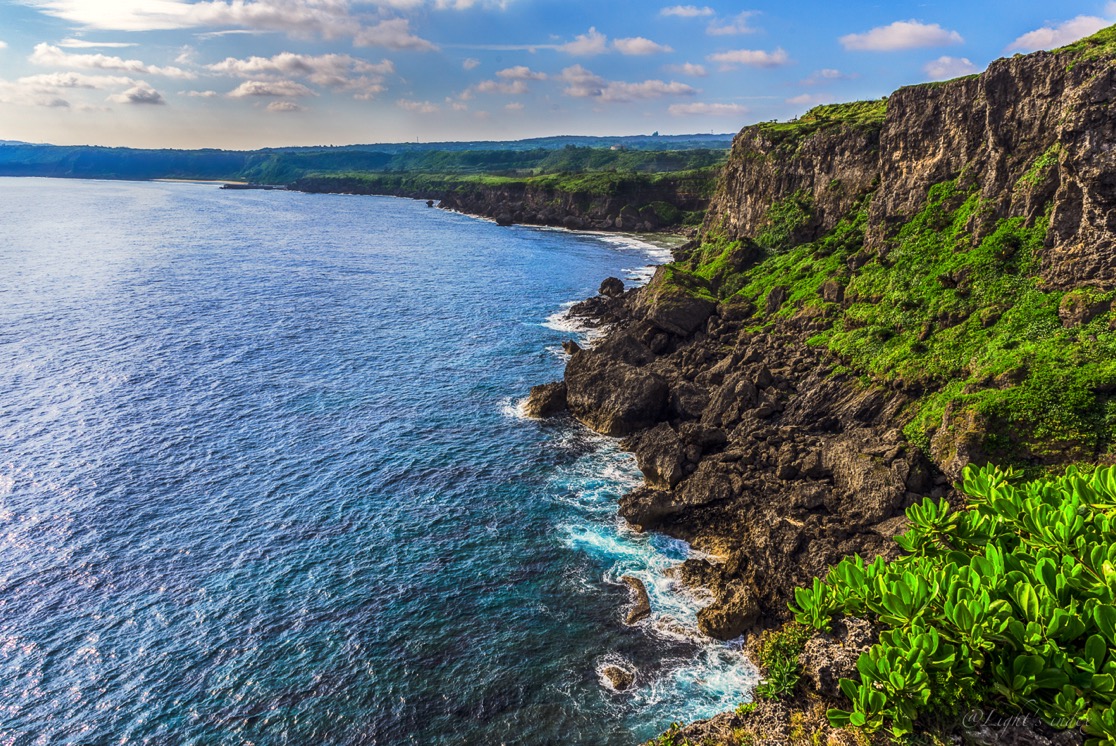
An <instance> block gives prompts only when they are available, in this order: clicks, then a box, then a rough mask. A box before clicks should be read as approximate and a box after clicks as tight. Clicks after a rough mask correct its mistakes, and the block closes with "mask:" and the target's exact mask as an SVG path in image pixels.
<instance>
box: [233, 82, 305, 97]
mask: <svg viewBox="0 0 1116 746" xmlns="http://www.w3.org/2000/svg"><path fill="white" fill-rule="evenodd" d="M226 95H228V97H229V98H252V97H274V98H301V97H304V96H314V95H316V94H315V93H314V92H313V91H312V90H310V89H309V88H307V87H306V86H304V85H303V84H302V83H296V82H295V81H293V80H247V81H245V82H243V83H241V84H240V85H238V86H237V87H236V88H234V89H233V90H231V91H229V93H228V94H226Z"/></svg>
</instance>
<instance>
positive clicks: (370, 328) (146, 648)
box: [0, 179, 753, 745]
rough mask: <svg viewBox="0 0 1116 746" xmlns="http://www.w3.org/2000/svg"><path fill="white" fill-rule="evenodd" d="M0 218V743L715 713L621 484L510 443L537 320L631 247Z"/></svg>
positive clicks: (32, 200) (38, 187)
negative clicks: (643, 601)
mask: <svg viewBox="0 0 1116 746" xmlns="http://www.w3.org/2000/svg"><path fill="white" fill-rule="evenodd" d="M0 195H2V197H3V200H2V202H0V228H2V230H0V363H2V364H0V745H4V744H110V743H112V744H132V743H151V744H180V743H181V744H248V743H252V744H261V745H268V744H397V743H413V744H479V743H485V744H489V743H491V744H499V743H507V744H513V743H514V744H549V743H562V744H628V743H633V742H636V741H637V740H639V739H642V738H646V737H649V736H651V735H653V734H654V733H656V732H657V731H659V730H661V729H663V728H664V727H666V726H667V725H668V724H669V723H670V722H671V721H672V720H676V719H680V718H695V717H702V716H707V715H711V714H713V713H715V712H717V711H720V710H722V709H725V708H727V707H731V706H732V705H733V704H735V703H736V702H738V701H740V699H741V698H742V697H743V692H744V690H745V689H746V686H747V684H748V683H749V682H750V681H751V680H752V677H753V673H752V670H751V669H750V668H749V667H748V666H747V664H746V663H745V662H744V661H743V658H742V656H741V654H740V651H739V649H738V648H737V647H734V646H733V645H723V644H714V643H711V642H709V641H707V640H702V639H700V638H699V637H698V636H696V633H695V632H694V614H695V613H696V609H697V608H699V607H700V604H701V599H698V598H694V597H693V596H692V595H689V594H687V593H686V592H685V591H684V590H683V589H681V588H679V587H678V586H677V585H676V584H675V583H674V581H672V580H671V579H670V578H669V576H668V574H666V573H665V571H666V570H667V569H668V568H669V567H670V566H672V565H674V564H676V563H677V562H678V561H679V560H681V559H683V558H685V557H686V556H687V551H688V550H687V548H686V547H685V546H684V545H682V544H680V543H677V542H674V541H671V540H669V539H666V538H663V537H653V536H652V537H649V536H640V535H637V534H634V533H633V532H631V531H630V530H628V529H627V528H626V527H625V526H624V525H623V523H622V521H620V520H619V519H618V517H617V515H616V499H617V497H618V496H619V495H621V494H623V492H624V491H625V490H627V489H630V488H631V487H632V486H633V485H635V484H637V483H638V479H639V474H638V471H637V470H636V469H635V466H634V464H633V461H632V459H631V457H630V456H628V455H626V454H623V453H621V452H619V451H618V450H617V448H616V445H615V444H614V443H613V442H611V441H609V440H607V439H604V438H600V437H597V436H594V435H592V434H590V433H588V432H586V431H585V430H584V429H582V428H580V427H578V426H575V425H573V424H572V423H570V422H568V421H562V422H551V423H538V422H533V421H530V420H525V419H523V418H522V417H520V416H518V415H517V411H518V406H517V405H518V404H519V403H520V402H521V400H522V397H523V395H524V394H525V392H526V391H527V389H528V388H529V387H530V386H531V385H532V384H535V383H539V382H543V381H547V380H553V379H555V378H558V377H559V376H560V375H561V368H562V364H563V362H562V356H561V349H560V343H561V341H562V340H563V339H566V338H568V337H569V336H570V334H571V332H574V331H576V330H575V329H573V328H571V327H569V325H568V322H566V321H565V320H563V319H562V318H561V317H560V315H556V314H557V312H558V311H560V310H561V309H562V307H563V304H564V303H568V302H569V301H572V300H574V299H577V298H581V297H585V296H587V295H590V294H592V293H593V292H594V291H595V289H596V287H597V285H598V284H599V282H600V280H601V279H602V278H604V277H606V276H608V275H619V276H625V277H628V278H629V279H637V278H642V279H646V277H647V276H648V275H647V269H646V265H647V264H648V262H649V256H651V255H652V253H653V252H651V250H650V247H648V246H646V245H644V244H640V243H639V242H636V241H632V240H630V239H620V238H616V237H602V236H587V235H578V234H572V233H567V232H560V231H544V230H536V229H527V228H512V229H505V228H499V227H497V226H495V225H493V224H491V223H487V222H484V221H479V220H475V219H471V218H468V217H465V216H462V215H455V214H451V213H446V212H442V211H438V210H430V209H428V208H426V207H425V205H424V204H423V203H420V202H412V201H404V200H393V199H386V198H384V199H381V198H369V197H346V196H325V195H323V196H310V195H303V194H290V193H282V192H232V193H229V192H221V191H219V190H217V189H215V188H213V187H212V186H210V185H197V184H154V183H148V184H137V183H111V182H76V181H49V180H39V179H25V180H19V179H0ZM661 255H662V252H659V253H658V254H657V256H658V257H659V258H661ZM625 573H630V574H633V575H637V576H639V577H641V578H643V579H644V580H645V581H646V582H647V584H648V586H649V589H650V591H651V594H652V602H653V606H654V609H655V615H654V616H653V617H652V618H651V619H649V620H647V621H645V622H643V623H642V624H641V625H639V626H637V627H634V628H632V627H625V626H624V625H623V623H622V618H623V614H624V607H625V605H626V603H627V595H628V594H627V589H626V587H625V586H623V585H622V584H621V582H620V576H621V575H623V574H625ZM608 662H622V663H623V664H624V665H628V666H632V667H634V668H635V669H637V670H638V672H639V673H638V678H637V684H636V687H635V689H634V690H633V691H631V692H626V693H616V692H613V691H610V690H609V689H607V688H606V687H604V686H602V682H601V678H600V675H599V670H600V668H601V667H602V665H604V664H606V663H608Z"/></svg>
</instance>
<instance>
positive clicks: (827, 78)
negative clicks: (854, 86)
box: [799, 67, 860, 85]
mask: <svg viewBox="0 0 1116 746" xmlns="http://www.w3.org/2000/svg"><path fill="white" fill-rule="evenodd" d="M858 77H860V76H859V75H857V74H856V73H843V72H841V71H840V70H837V69H834V68H832V67H826V68H823V69H821V70H815V71H814V72H812V73H810V75H809V76H808V77H806V78H804V79H803V80H801V81H799V82H800V83H801V84H802V85H817V84H818V83H828V82H832V81H835V80H855V79H856V78H858Z"/></svg>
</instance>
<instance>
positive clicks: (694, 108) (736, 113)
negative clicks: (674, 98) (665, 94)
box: [667, 104, 748, 117]
mask: <svg viewBox="0 0 1116 746" xmlns="http://www.w3.org/2000/svg"><path fill="white" fill-rule="evenodd" d="M667 111H669V112H670V114H671V116H675V117H690V116H702V117H742V116H744V115H745V114H747V113H748V107H747V106H744V105H742V104H671V106H670V108H669V109H667Z"/></svg>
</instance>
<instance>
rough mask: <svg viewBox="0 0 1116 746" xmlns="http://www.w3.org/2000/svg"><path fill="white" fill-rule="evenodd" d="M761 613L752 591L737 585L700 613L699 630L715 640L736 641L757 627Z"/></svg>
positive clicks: (741, 584) (739, 584) (698, 617)
mask: <svg viewBox="0 0 1116 746" xmlns="http://www.w3.org/2000/svg"><path fill="white" fill-rule="evenodd" d="M759 613H760V609H759V604H757V603H756V600H755V598H754V594H753V593H752V591H751V589H749V588H748V587H746V586H745V585H744V584H743V583H737V584H734V585H733V586H732V587H731V588H729V589H728V590H727V591H726V592H724V593H723V594H722V596H721V598H718V599H717V601H715V602H714V603H713V604H711V605H709V606H706V607H705V608H704V609H702V610H701V611H699V612H698V615H697V619H698V629H699V630H700V631H701V632H702V634H705V635H709V636H710V637H712V638H713V639H715V640H735V639H736V638H737V637H740V636H741V635H742V634H744V633H745V632H747V631H748V630H749V629H751V628H752V627H753V626H754V625H755V623H756V619H758V618H759Z"/></svg>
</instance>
